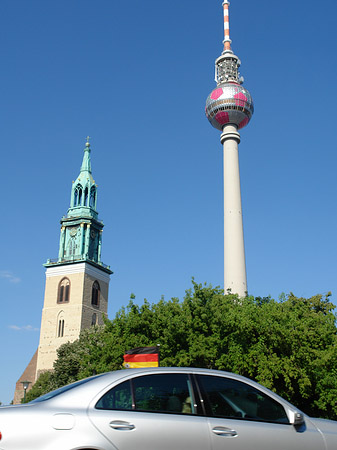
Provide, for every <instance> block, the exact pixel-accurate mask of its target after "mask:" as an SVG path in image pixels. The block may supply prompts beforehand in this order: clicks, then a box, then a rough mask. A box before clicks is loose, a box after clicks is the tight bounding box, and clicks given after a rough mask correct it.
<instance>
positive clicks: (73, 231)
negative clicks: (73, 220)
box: [69, 227, 78, 237]
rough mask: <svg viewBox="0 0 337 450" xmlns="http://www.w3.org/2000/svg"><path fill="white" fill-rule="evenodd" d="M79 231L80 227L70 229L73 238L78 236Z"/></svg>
mask: <svg viewBox="0 0 337 450" xmlns="http://www.w3.org/2000/svg"><path fill="white" fill-rule="evenodd" d="M77 230H78V227H72V228H70V230H69V234H70V236H71V237H75V236H76V234H77Z"/></svg>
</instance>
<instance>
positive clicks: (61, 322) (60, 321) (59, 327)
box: [57, 319, 64, 337]
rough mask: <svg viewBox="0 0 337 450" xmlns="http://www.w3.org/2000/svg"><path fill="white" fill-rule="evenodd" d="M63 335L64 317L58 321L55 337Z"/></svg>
mask: <svg viewBox="0 0 337 450" xmlns="http://www.w3.org/2000/svg"><path fill="white" fill-rule="evenodd" d="M63 336H64V319H60V320H59V323H58V329H57V337H63Z"/></svg>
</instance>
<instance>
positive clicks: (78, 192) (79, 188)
mask: <svg viewBox="0 0 337 450" xmlns="http://www.w3.org/2000/svg"><path fill="white" fill-rule="evenodd" d="M81 201H82V186H81V185H80V184H78V185H77V186H76V188H75V191H74V206H80V205H81Z"/></svg>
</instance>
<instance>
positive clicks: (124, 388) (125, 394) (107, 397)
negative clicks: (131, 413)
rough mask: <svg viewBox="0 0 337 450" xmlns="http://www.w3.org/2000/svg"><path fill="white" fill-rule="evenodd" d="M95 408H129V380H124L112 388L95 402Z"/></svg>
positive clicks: (130, 403) (130, 401)
mask: <svg viewBox="0 0 337 450" xmlns="http://www.w3.org/2000/svg"><path fill="white" fill-rule="evenodd" d="M95 408H96V409H112V410H114V409H116V410H131V409H132V395H131V385H130V381H129V380H128V381H124V382H123V383H121V384H119V385H118V386H115V387H114V388H112V389H111V390H110V391H109V392H107V393H106V394H104V395H103V397H102V398H101V399H100V400H99V401H98V402H97V403H96V406H95Z"/></svg>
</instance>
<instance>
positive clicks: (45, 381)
mask: <svg viewBox="0 0 337 450" xmlns="http://www.w3.org/2000/svg"><path fill="white" fill-rule="evenodd" d="M52 378H53V374H52V372H43V373H42V374H41V375H40V376H39V378H38V379H37V381H36V382H35V383H34V386H32V388H31V389H30V390H29V391H28V392H27V394H26V403H28V402H30V401H31V400H34V398H37V397H40V396H41V395H43V394H46V393H47V392H49V391H52V390H53V389H56V387H57V386H56V385H54V383H53V382H52ZM21 403H24V400H23V399H22V400H21Z"/></svg>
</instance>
